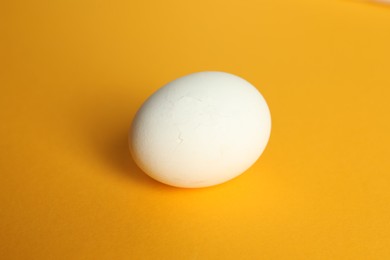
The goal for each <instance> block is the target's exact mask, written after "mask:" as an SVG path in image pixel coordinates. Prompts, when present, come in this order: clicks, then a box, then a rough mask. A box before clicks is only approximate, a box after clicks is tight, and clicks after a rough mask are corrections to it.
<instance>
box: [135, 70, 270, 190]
mask: <svg viewBox="0 0 390 260" xmlns="http://www.w3.org/2000/svg"><path fill="white" fill-rule="evenodd" d="M270 132H271V116H270V111H269V108H268V105H267V103H266V101H265V99H264V97H263V96H262V95H261V94H260V92H259V91H258V90H257V89H256V88H255V87H254V86H253V85H252V84H250V83H249V82H248V81H246V80H244V79H242V78H240V77H238V76H235V75H233V74H229V73H226V72H214V71H207V72H197V73H193V74H189V75H187V76H184V77H180V78H178V79H176V80H173V81H172V82H170V83H168V84H166V85H165V86H163V87H161V88H160V89H158V90H157V91H156V92H155V93H154V94H152V95H151V96H150V97H149V98H148V99H147V100H146V101H145V103H144V104H143V105H142V106H141V108H140V109H139V110H138V112H137V114H136V116H135V118H134V120H133V122H132V126H131V129H130V131H129V148H130V151H131V154H132V156H133V158H134V161H135V162H136V164H137V165H138V166H139V167H140V168H141V169H142V170H143V171H144V172H145V173H146V174H148V175H149V176H150V177H152V178H154V179H155V180H157V181H160V182H162V183H165V184H168V185H171V186H176V187H183V188H200V187H207V186H212V185H217V184H220V183H223V182H226V181H228V180H230V179H233V178H235V177H237V176H239V175H240V174H242V173H243V172H245V171H246V170H247V169H248V168H249V167H251V166H252V165H253V164H254V163H255V162H256V161H257V159H258V158H259V157H260V155H261V154H262V153H263V151H264V149H265V147H266V146H267V143H268V140H269V137H270Z"/></svg>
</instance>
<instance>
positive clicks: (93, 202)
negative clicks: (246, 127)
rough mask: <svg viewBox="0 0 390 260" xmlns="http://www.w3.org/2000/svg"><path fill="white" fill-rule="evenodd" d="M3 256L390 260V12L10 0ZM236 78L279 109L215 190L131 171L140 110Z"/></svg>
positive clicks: (2, 140)
mask: <svg viewBox="0 0 390 260" xmlns="http://www.w3.org/2000/svg"><path fill="white" fill-rule="evenodd" d="M0 28H1V31H0V32H1V34H0V55H1V56H0V178H1V180H0V258H1V259H142V260H144V259H267V260H268V259H354V260H355V259H390V160H389V155H390V151H389V150H390V149H389V147H390V135H389V133H390V102H389V99H390V8H387V7H386V6H384V5H374V4H368V3H365V2H363V1H338V0H283V1H274V0H262V1H258V0H257V1H256V0H242V1H240V0H235V1H232V0H224V1H222V0H197V1H192V0H191V1H179V0H164V1H157V0H154V1H152V0H146V1H141V0H139V1H117V0H113V1H88V0H85V1H84V0H82V1H75V0H70V1H44V0H37V1H23V0H22V1H18V0H16V1H3V2H2V3H1V4H0ZM203 70H221V71H227V72H230V73H234V74H237V75H240V76H242V77H243V78H245V79H247V80H248V81H250V82H251V83H253V84H254V85H255V86H257V87H258V89H259V90H260V91H261V92H262V93H263V95H264V96H265V98H266V99H267V102H268V104H269V106H270V109H271V113H272V119H273V131H272V135H271V140H270V143H269V146H268V147H267V149H266V151H265V153H264V154H263V156H262V157H261V159H260V160H259V161H258V162H257V163H256V164H255V165H254V166H253V167H252V168H251V169H250V170H249V171H247V172H246V173H245V174H243V175H242V176H240V177H238V178H236V179H234V180H232V181H230V182H228V183H226V184H223V185H219V186H216V187H211V188H206V189H196V190H186V189H178V188H171V187H168V186H165V185H163V184H159V183H157V182H155V181H154V180H152V179H150V178H148V177H146V176H145V175H144V174H143V173H142V172H141V171H140V170H139V169H138V168H136V166H135V165H134V163H133V162H132V160H131V158H130V155H129V153H128V149H127V131H128V128H129V125H130V122H131V120H132V118H133V116H134V114H135V112H136V110H137V109H138V107H139V106H140V105H141V104H142V102H143V101H144V100H145V99H146V98H147V97H148V96H149V95H150V94H152V93H153V92H154V91H155V90H157V89H158V88H159V87H160V86H162V85H164V84H165V83H167V82H168V81H170V80H173V79H175V78H177V77H179V76H182V75H185V74H188V73H191V72H196V71H203Z"/></svg>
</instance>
